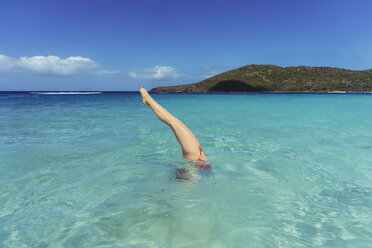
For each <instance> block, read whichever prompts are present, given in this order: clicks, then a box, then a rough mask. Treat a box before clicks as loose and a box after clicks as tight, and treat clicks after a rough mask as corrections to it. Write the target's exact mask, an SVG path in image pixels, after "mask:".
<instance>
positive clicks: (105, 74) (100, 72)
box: [94, 70, 120, 76]
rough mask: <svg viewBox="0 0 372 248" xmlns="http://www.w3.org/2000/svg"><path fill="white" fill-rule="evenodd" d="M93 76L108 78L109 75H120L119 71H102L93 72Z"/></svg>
mask: <svg viewBox="0 0 372 248" xmlns="http://www.w3.org/2000/svg"><path fill="white" fill-rule="evenodd" d="M94 74H96V75H104V76H110V75H118V74H120V71H119V70H102V71H96V72H94Z"/></svg>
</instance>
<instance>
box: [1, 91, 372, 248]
mask: <svg viewBox="0 0 372 248" xmlns="http://www.w3.org/2000/svg"><path fill="white" fill-rule="evenodd" d="M153 97H154V99H155V100H157V101H158V102H159V103H160V104H161V105H162V106H163V107H165V108H166V109H167V110H168V111H169V112H171V113H172V114H174V115H175V116H176V117H177V118H179V119H180V120H181V121H183V122H184V123H185V124H186V125H187V126H188V127H189V128H190V129H191V130H192V131H193V133H194V134H195V136H196V137H197V139H198V140H199V142H200V144H201V146H202V148H203V150H204V152H205V153H206V154H207V155H208V161H209V162H210V163H211V164H212V169H211V170H210V171H208V172H207V173H203V174H201V175H199V176H197V177H195V178H194V179H192V180H187V181H185V180H177V179H176V178H175V176H174V171H175V169H176V168H183V167H187V166H189V162H188V161H186V160H184V159H183V158H182V153H181V150H180V147H179V145H178V143H177V140H176V139H175V137H174V136H173V133H172V132H171V130H170V129H169V128H168V127H167V126H166V125H164V124H163V123H161V122H160V121H159V120H157V118H156V117H155V115H154V114H153V113H152V112H151V110H150V109H149V108H148V107H146V106H144V105H142V103H141V98H140V95H138V94H120V95H106V94H101V95H29V94H0V185H1V187H0V247H131V248H133V247H254V248H256V247H372V95H351V94H156V95H154V96H153Z"/></svg>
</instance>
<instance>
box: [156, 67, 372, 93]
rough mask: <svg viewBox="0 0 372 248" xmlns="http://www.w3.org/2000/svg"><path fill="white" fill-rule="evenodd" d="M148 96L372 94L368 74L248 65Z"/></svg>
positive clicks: (158, 88)
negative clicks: (170, 94) (303, 93)
mask: <svg viewBox="0 0 372 248" xmlns="http://www.w3.org/2000/svg"><path fill="white" fill-rule="evenodd" d="M151 91H152V92H265V91H269V92H328V91H372V70H364V71H353V70H347V69H341V68H332V67H310V66H291V67H280V66H274V65H248V66H243V67H240V68H238V69H235V70H231V71H227V72H224V73H221V74H218V75H216V76H213V77H210V78H207V79H205V80H203V81H200V82H197V83H193V84H184V85H177V86H168V87H157V88H154V89H152V90H151Z"/></svg>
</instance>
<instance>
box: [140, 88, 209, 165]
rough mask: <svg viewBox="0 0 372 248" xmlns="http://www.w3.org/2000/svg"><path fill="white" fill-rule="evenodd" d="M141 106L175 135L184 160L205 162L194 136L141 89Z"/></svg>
mask: <svg viewBox="0 0 372 248" xmlns="http://www.w3.org/2000/svg"><path fill="white" fill-rule="evenodd" d="M140 92H141V95H142V101H143V104H145V105H147V106H149V107H150V108H151V109H152V111H154V113H155V114H156V116H157V117H158V118H159V120H160V121H162V122H164V123H165V124H167V125H168V126H169V127H170V128H171V129H172V131H173V133H174V134H175V136H176V138H177V140H178V142H179V143H180V145H181V148H182V154H183V157H184V158H187V159H190V160H197V159H199V158H200V159H202V160H206V156H205V154H204V153H203V152H202V154H201V156H200V149H199V147H200V145H199V142H198V140H197V139H196V138H195V136H194V134H193V133H192V132H191V131H190V129H188V128H187V127H186V126H185V125H184V124H183V123H182V122H181V121H180V120H178V119H177V118H176V117H174V116H173V115H171V114H170V113H169V112H168V111H167V110H166V109H164V108H163V107H162V106H160V105H159V104H158V103H157V102H156V101H155V100H154V99H153V98H152V97H151V96H150V95H149V94H148V93H147V91H146V90H145V89H144V88H143V87H142V88H141V89H140Z"/></svg>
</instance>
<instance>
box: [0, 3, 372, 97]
mask: <svg viewBox="0 0 372 248" xmlns="http://www.w3.org/2000/svg"><path fill="white" fill-rule="evenodd" d="M249 64H273V65H278V66H298V65H305V66H330V67H342V68H347V69H353V70H364V69H371V68H372V1H369V0H347V1H346V0H260V1H258V0H254V1H252V0H246V1H238V0H213V1H212V0H210V1H207V0H196V1H194V0H173V1H171V0H157V1H153V0H133V1H132V0H85V1H83V0H0V91H13V90H19V91H36V90H46V91H47V90H56V91H57V90H60V91H63V90H66V91H67V90H89V91H98V90H106V91H132V90H138V89H139V87H140V86H145V88H146V89H151V88H153V87H156V86H166V85H176V84H184V83H194V82H198V81H200V80H203V79H205V78H208V77H210V76H213V75H216V74H219V73H221V72H224V71H227V70H231V69H235V68H238V67H241V66H245V65H249Z"/></svg>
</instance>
